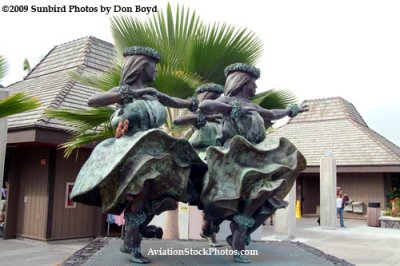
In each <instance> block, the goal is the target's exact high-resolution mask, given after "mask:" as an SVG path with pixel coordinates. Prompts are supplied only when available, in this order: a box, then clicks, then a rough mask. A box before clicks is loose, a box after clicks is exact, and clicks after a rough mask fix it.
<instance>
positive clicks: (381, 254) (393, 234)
mask: <svg viewBox="0 0 400 266" xmlns="http://www.w3.org/2000/svg"><path fill="white" fill-rule="evenodd" d="M345 225H346V227H345V228H341V227H338V228H337V229H336V230H327V229H322V228H321V227H319V226H318V224H317V222H316V218H302V219H301V220H297V224H296V229H295V233H294V235H295V237H296V238H295V239H294V240H293V241H299V242H302V243H305V244H307V245H309V246H311V247H314V248H316V249H319V250H321V251H323V252H325V253H327V254H330V255H333V256H335V257H338V258H341V259H344V260H346V261H348V262H350V263H353V264H355V265H385V266H386V265H400V230H399V229H390V228H380V227H370V226H367V224H366V221H360V220H345ZM262 239H263V240H275V236H274V235H273V227H272V226H268V225H267V226H264V231H263V238H262Z"/></svg>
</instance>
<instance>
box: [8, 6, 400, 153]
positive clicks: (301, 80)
mask: <svg viewBox="0 0 400 266" xmlns="http://www.w3.org/2000/svg"><path fill="white" fill-rule="evenodd" d="M167 3H168V1H166V0H135V1H132V0H113V1H107V0H96V1H93V0H86V1H84V2H83V1H78V0H61V1H60V0H53V1H49V0H32V1H27V0H24V1H23V0H13V1H11V0H3V1H2V3H1V4H0V5H1V6H2V11H0V25H1V26H0V27H1V29H0V36H1V37H0V54H1V55H4V56H5V57H6V58H7V60H8V62H9V73H8V75H7V77H6V78H5V79H4V80H3V81H2V84H3V85H9V84H11V83H14V82H16V81H19V80H21V79H22V78H23V77H24V75H25V74H26V73H25V72H24V71H23V70H22V63H23V60H24V58H28V59H29V61H30V64H31V67H34V65H36V64H37V63H38V62H39V61H40V59H41V58H42V57H43V56H45V55H46V54H47V53H48V52H49V50H50V49H51V48H53V47H54V46H55V45H58V44H62V43H65V42H68V41H71V40H75V39H78V38H81V37H84V36H95V37H97V38H99V39H102V40H105V41H108V42H111V43H112V42H113V39H112V36H111V33H110V26H109V25H110V24H109V20H110V18H111V17H112V16H114V15H127V16H135V17H137V18H139V19H147V18H148V17H149V16H152V15H153V14H154V13H153V12H150V13H149V14H146V13H139V12H128V11H120V12H114V6H117V5H118V6H121V7H132V8H133V9H135V6H136V5H140V6H141V7H154V6H157V9H158V10H159V11H160V10H162V9H163V8H165V7H166V5H167ZM170 3H171V4H172V6H173V7H174V6H176V4H183V5H184V6H185V7H189V8H190V9H191V10H195V11H196V12H197V13H198V14H199V15H200V17H201V18H202V19H203V20H204V21H205V22H210V23H213V22H226V23H229V24H232V25H235V26H237V27H245V28H248V29H249V30H251V31H254V32H255V33H256V34H257V36H258V37H259V38H261V40H262V42H263V45H264V46H263V47H264V51H263V55H262V57H261V58H260V60H259V61H258V62H257V64H256V66H257V67H259V68H260V69H261V78H260V79H259V80H258V81H257V84H258V90H259V91H263V90H268V89H272V88H276V89H288V90H290V91H292V92H293V93H294V94H295V95H296V96H297V98H298V100H299V102H301V101H303V100H306V99H319V98H327V97H336V96H340V97H342V98H344V99H346V100H347V101H349V102H351V103H352V104H353V105H354V106H355V107H356V108H357V110H358V111H359V112H360V114H361V115H362V116H363V118H364V120H365V121H366V123H367V124H368V126H369V127H370V128H372V129H373V130H375V131H376V132H378V133H379V134H381V135H383V136H384V137H386V138H387V139H389V140H390V141H392V142H393V143H395V144H397V145H398V146H400V134H399V132H400V123H399V118H400V97H399V96H400V34H399V32H400V31H399V29H400V16H399V15H398V14H400V2H398V1H389V0H380V1H378V0H376V1H371V0H362V1H361V0H346V1H344V0H335V1H330V0H329V1H328V0H313V1H311V0H302V1H295V0H280V1H277V0H275V1H272V0H201V1H200V0H171V1H170ZM4 5H8V6H9V5H22V6H23V5H27V6H28V11H27V12H4V9H3V8H4ZM48 5H50V6H52V7H54V5H56V6H58V7H62V6H64V5H65V6H66V8H67V9H68V8H69V7H70V6H72V5H77V6H79V7H81V8H85V7H86V6H88V7H90V8H97V11H95V12H87V11H86V12H85V11H84V12H59V13H55V12H53V13H43V12H41V13H39V12H33V9H34V7H35V6H36V7H38V6H39V7H43V6H45V7H47V6H48ZM101 6H103V7H112V9H111V12H110V13H109V14H106V12H102V11H101Z"/></svg>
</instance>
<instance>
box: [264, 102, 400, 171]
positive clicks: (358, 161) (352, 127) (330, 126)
mask: <svg viewBox="0 0 400 266" xmlns="http://www.w3.org/2000/svg"><path fill="white" fill-rule="evenodd" d="M304 103H305V104H307V105H308V106H309V109H310V110H309V111H308V112H305V113H301V114H299V115H298V116H297V117H295V118H293V119H291V120H290V121H289V123H288V124H287V125H285V126H283V127H281V128H279V129H277V130H275V131H274V132H272V133H271V136H283V137H286V138H288V139H289V140H290V141H292V142H293V143H294V144H295V145H296V147H297V148H298V149H299V150H300V151H301V152H302V153H303V155H304V156H305V158H306V159H307V165H308V167H319V165H320V159H321V157H322V156H323V154H324V151H326V150H331V151H332V152H333V154H334V156H335V158H336V164H337V166H338V167H339V166H342V167H349V166H352V167H365V166H380V167H382V166H386V167H387V166H394V167H396V169H397V167H399V166H400V148H399V147H398V146H396V145H395V144H393V143H392V142H390V141H389V140H387V139H385V138H384V137H383V136H381V135H379V134H378V133H377V132H375V131H373V130H372V129H370V128H369V127H368V125H367V124H366V123H365V121H364V120H363V118H362V117H361V115H360V114H359V113H358V111H357V110H356V108H355V107H354V106H353V105H352V104H351V103H349V102H348V101H346V100H345V99H343V98H341V97H335V98H326V99H317V100H307V101H304Z"/></svg>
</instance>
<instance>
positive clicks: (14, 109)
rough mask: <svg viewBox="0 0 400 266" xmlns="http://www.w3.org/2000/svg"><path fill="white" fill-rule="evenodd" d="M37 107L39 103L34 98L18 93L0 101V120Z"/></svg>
mask: <svg viewBox="0 0 400 266" xmlns="http://www.w3.org/2000/svg"><path fill="white" fill-rule="evenodd" d="M39 106H40V103H39V101H38V100H37V99H36V98H32V97H30V96H28V95H26V94H25V93H23V92H18V93H15V94H13V95H11V96H9V97H6V98H4V99H2V100H0V118H2V117H6V116H9V115H13V114H18V113H22V112H25V111H28V110H32V109H35V108H37V107H39Z"/></svg>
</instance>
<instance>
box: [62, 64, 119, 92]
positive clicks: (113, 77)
mask: <svg viewBox="0 0 400 266" xmlns="http://www.w3.org/2000/svg"><path fill="white" fill-rule="evenodd" d="M69 75H70V76H71V77H72V78H73V79H74V80H75V81H77V82H79V83H81V84H83V85H86V86H90V87H93V88H96V89H99V90H102V91H108V90H110V89H112V88H114V87H117V86H118V85H119V80H120V77H121V64H116V65H115V67H114V68H112V69H111V70H110V71H108V72H104V73H101V72H87V71H85V72H83V73H78V72H75V71H71V72H69Z"/></svg>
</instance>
